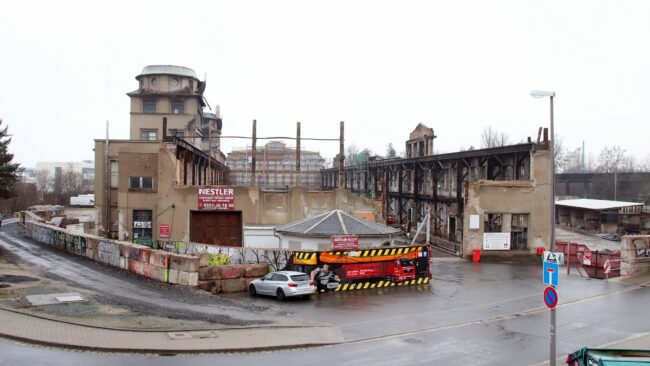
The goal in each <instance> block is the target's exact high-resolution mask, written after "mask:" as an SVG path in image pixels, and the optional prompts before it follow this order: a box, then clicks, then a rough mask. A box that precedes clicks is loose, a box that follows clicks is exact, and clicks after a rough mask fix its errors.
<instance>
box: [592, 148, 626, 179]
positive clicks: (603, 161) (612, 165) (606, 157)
mask: <svg viewBox="0 0 650 366" xmlns="http://www.w3.org/2000/svg"><path fill="white" fill-rule="evenodd" d="M625 159H626V156H625V150H623V149H621V147H620V146H613V147H611V148H610V147H607V146H605V147H604V148H603V149H602V150H601V151H600V154H598V159H597V160H596V171H597V172H599V173H614V172H622V171H625V165H624V161H625Z"/></svg>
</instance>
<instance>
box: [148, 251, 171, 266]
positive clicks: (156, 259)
mask: <svg viewBox="0 0 650 366" xmlns="http://www.w3.org/2000/svg"><path fill="white" fill-rule="evenodd" d="M168 256H169V255H168V254H167V253H165V252H162V251H160V250H152V251H151V254H150V255H149V263H151V264H153V265H154V266H156V267H165V258H167V257H168Z"/></svg>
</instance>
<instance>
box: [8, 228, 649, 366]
mask: <svg viewBox="0 0 650 366" xmlns="http://www.w3.org/2000/svg"><path fill="white" fill-rule="evenodd" d="M0 239H2V238H0ZM106 275H109V274H106ZM432 275H433V281H432V284H431V285H430V286H422V287H418V286H411V287H395V288H389V289H374V290H362V291H352V292H344V293H327V294H324V295H316V296H313V298H312V299H311V300H289V301H285V302H278V301H276V300H275V299H273V298H266V297H254V298H253V297H250V296H248V295H245V294H238V295H229V296H227V297H220V299H222V300H221V301H226V303H227V302H228V301H231V302H232V304H242V306H245V307H250V308H251V309H256V308H257V309H268V312H270V313H273V314H278V316H280V315H281V316H283V317H284V316H286V317H289V318H293V317H296V318H299V319H309V320H316V321H319V322H327V323H331V324H334V325H337V326H339V327H340V328H341V329H342V331H343V335H344V337H345V339H346V341H347V343H345V344H342V345H337V346H328V347H320V348H312V349H302V350H295V351H275V352H262V353H256V354H228V355H195V356H175V357H168V356H166V357H159V356H156V355H109V354H94V353H79V352H68V351H61V350H54V349H47V348H40V347H31V346H26V345H20V344H15V343H11V342H0V354H2V355H3V357H2V359H0V364H2V365H4V364H7V365H9V364H11V365H28V364H34V363H38V364H42V365H49V364H52V365H54V364H69V365H82V364H84V365H85V364H90V363H92V364H94V365H113V364H124V365H177V364H182V363H190V362H191V364H192V365H208V364H209V365H213V364H215V363H217V364H220V363H224V364H225V363H236V364H238V365H258V364H260V363H264V364H269V365H275V364H287V363H296V362H300V363H302V361H304V363H307V364H310V365H331V364H340V365H355V366H358V365H366V364H372V365H401V364H409V365H420V364H422V365H424V364H427V365H431V364H438V365H466V364H472V365H506V364H508V365H529V364H535V363H539V362H543V361H545V360H547V359H548V354H549V351H548V347H549V310H548V309H546V308H545V307H544V305H543V302H542V291H543V290H544V287H545V286H544V285H543V283H542V279H541V266H540V265H515V264H493V263H478V264H475V263H470V262H466V261H460V260H449V259H434V263H433V266H432ZM558 293H559V298H560V301H559V303H560V305H559V307H558V310H557V319H558V350H557V354H558V356H562V355H565V354H567V353H569V352H572V351H575V350H577V349H578V348H580V347H582V346H592V347H594V346H599V345H603V344H607V343H610V342H614V341H617V340H621V339H625V338H627V337H630V336H633V335H635V334H639V333H645V332H648V331H650V322H648V321H647V314H646V313H647V312H646V311H645V310H644V309H646V308H647V304H650V288H648V287H647V286H646V285H644V284H641V285H638V284H634V285H628V284H625V283H622V282H620V281H601V280H595V279H587V278H582V277H580V276H579V275H577V274H573V275H566V271H565V268H563V267H561V273H560V285H559V287H558ZM215 299H216V298H215ZM175 301H179V300H177V299H176V300H175ZM188 306H192V304H190V305H188ZM194 306H197V305H196V304H194ZM196 309H202V306H198V307H196ZM254 313H257V314H259V315H260V316H262V314H264V315H267V316H268V313H266V312H265V311H260V312H251V315H254ZM265 313H266V314H265ZM647 348H650V344H648V346H647Z"/></svg>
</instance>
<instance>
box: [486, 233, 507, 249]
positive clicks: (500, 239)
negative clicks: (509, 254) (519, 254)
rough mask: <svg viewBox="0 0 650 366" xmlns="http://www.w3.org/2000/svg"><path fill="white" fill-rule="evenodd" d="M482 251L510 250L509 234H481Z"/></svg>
mask: <svg viewBox="0 0 650 366" xmlns="http://www.w3.org/2000/svg"><path fill="white" fill-rule="evenodd" d="M483 250H510V233H483Z"/></svg>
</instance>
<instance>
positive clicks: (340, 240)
mask: <svg viewBox="0 0 650 366" xmlns="http://www.w3.org/2000/svg"><path fill="white" fill-rule="evenodd" d="M356 249H359V237H358V236H356V235H334V236H332V250H356Z"/></svg>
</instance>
